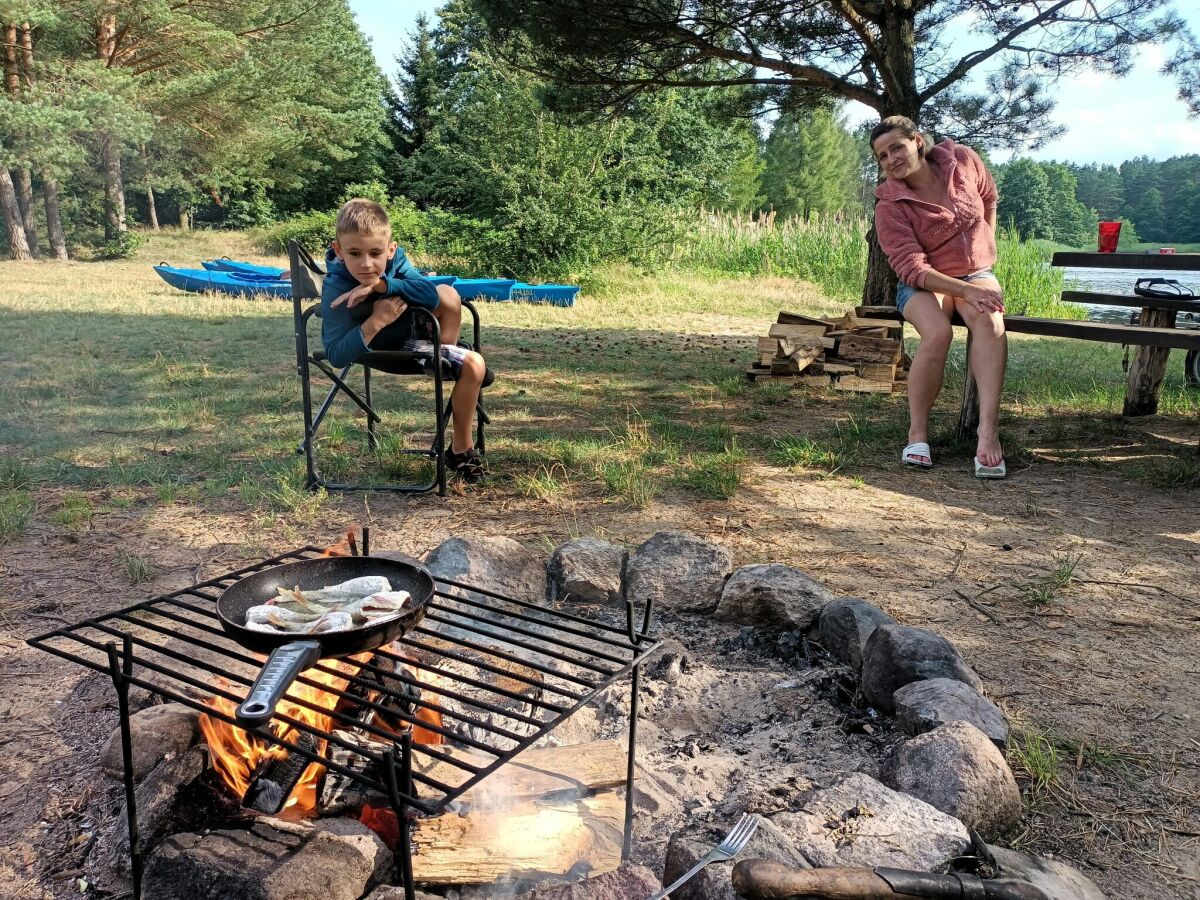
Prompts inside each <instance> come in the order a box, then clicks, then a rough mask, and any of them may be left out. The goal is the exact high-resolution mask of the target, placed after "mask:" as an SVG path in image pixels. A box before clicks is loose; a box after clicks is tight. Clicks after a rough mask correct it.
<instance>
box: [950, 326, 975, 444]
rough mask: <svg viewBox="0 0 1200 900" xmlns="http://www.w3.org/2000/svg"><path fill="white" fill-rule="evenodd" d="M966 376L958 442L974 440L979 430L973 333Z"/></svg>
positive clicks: (968, 343)
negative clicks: (972, 372)
mask: <svg viewBox="0 0 1200 900" xmlns="http://www.w3.org/2000/svg"><path fill="white" fill-rule="evenodd" d="M963 368H964V369H965V371H966V375H965V377H964V380H963V398H962V408H961V409H960V410H959V412H958V425H957V426H955V428H954V439H955V440H956V441H966V440H972V439H974V437H975V433H976V432H977V431H978V430H979V387H978V385H976V384H975V376H973V375H972V374H971V333H970V332H967V355H966V358H965V360H964V361H963Z"/></svg>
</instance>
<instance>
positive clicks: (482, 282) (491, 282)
mask: <svg viewBox="0 0 1200 900" xmlns="http://www.w3.org/2000/svg"><path fill="white" fill-rule="evenodd" d="M516 283H517V282H516V280H515V279H512V278H459V279H458V280H457V281H455V282H454V289H455V290H456V291H458V296H460V297H462V298H463V299H464V300H474V299H475V298H476V297H486V298H488V299H489V300H510V299H512V289H513V285H514V284H516Z"/></svg>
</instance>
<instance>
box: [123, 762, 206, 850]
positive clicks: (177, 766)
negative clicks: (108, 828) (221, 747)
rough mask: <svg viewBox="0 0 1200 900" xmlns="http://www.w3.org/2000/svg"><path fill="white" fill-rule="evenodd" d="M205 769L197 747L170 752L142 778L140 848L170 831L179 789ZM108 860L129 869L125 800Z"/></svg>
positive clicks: (139, 788)
mask: <svg viewBox="0 0 1200 900" xmlns="http://www.w3.org/2000/svg"><path fill="white" fill-rule="evenodd" d="M204 768H205V758H204V753H203V752H202V751H201V750H200V749H199V748H194V749H189V750H184V751H183V752H182V753H178V754H176V753H171V754H168V755H167V756H166V757H165V758H164V759H163V760H162V761H161V762H160V763H159V764H158V765H157V766H155V767H154V768H153V769H152V770H151V772H150V774H149V775H147V776H146V777H145V778H144V779H142V782H141V784H139V785H138V786H137V788H136V789H135V790H134V799H135V800H136V801H137V814H138V846H139V847H153V846H154V845H155V844H156V843H157V842H158V840H159V838H161V837H163V836H164V835H165V834H166V833H167V829H168V827H169V826H170V825H171V824H172V823H173V822H174V821H175V818H176V816H175V803H176V800H177V798H178V797H179V792H180V791H181V790H183V788H185V787H187V786H188V785H189V784H191V783H192V782H193V781H195V780H196V779H197V778H199V777H200V775H201V773H203V772H204ZM122 797H124V795H123V794H122ZM108 862H109V865H111V866H112V867H113V868H114V869H117V870H119V871H122V872H128V871H129V867H130V855H129V818H128V816H127V815H126V813H125V804H124V802H122V803H121V810H120V812H119V813H118V814H117V818H116V820H115V821H114V822H113V830H112V835H111V836H110V837H109V840H108Z"/></svg>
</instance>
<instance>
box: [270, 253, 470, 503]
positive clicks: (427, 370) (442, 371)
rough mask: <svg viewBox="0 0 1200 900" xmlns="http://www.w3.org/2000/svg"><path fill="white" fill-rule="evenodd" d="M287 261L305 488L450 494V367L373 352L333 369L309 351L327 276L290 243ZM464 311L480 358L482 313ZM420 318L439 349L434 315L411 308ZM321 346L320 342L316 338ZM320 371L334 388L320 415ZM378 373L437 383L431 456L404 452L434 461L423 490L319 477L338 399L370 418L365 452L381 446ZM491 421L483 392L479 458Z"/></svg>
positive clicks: (424, 356)
mask: <svg viewBox="0 0 1200 900" xmlns="http://www.w3.org/2000/svg"><path fill="white" fill-rule="evenodd" d="M288 259H289V260H290V262H291V279H292V317H293V323H294V325H295V330H296V371H297V373H298V374H299V376H300V390H301V394H302V397H303V401H304V440H302V441H301V442H300V445H299V446H298V447H297V448H296V452H297V453H303V454H304V460H305V466H306V470H307V474H306V478H305V485H306V486H307V487H308V489H309V490H315V489H316V488H318V487H323V488H325V489H326V490H327V491H392V492H395V493H403V494H423V493H427V492H429V491H432V490H434V489H435V488H436V489H437V492H438V493H439V494H441V495H442V496H445V494H446V424H447V422H449V421H450V412H451V410H450V402H449V400H447V399H446V398H445V391H444V384H445V382H446V381H447V380H448V379H449V377H450V375H449V364H448V363H446V361H445V360H443V359H442V358H441V355H440V354H439V353H436V351H435V353H434V354H429V353H411V352H407V351H401V350H371V351H368V352H367V353H366V354H364V355H363V356H361V357H359V358H358V359H357V360H356V361H355V362H353V363H351V364H350V365H348V366H346V367H344V368H343V369H341V371H338V370H336V369H334V368H333V366H331V365H330V364H329V361H328V360H327V359H326V358H325V351H324V350H323V349H311V348H310V346H309V337H308V326H309V323H310V322H311V320H312V319H313V318H314V317H316V318H318V319H319V318H320V317H321V284H322V281H323V279H324V277H325V272H324V270H323V269H322V268H321V267H320V266H319V265H318V264H317V262H316V261H315V260H314V259H313V258H312V256H310V255H309V253H308V251H307V250H305V249H304V248H303V247H301V246H300V244H299V243H297V242H296V241H289V242H288ZM308 300H315V301H316V303H314V304H312V305H309V306H308V307H307V308H306V307H305V301H308ZM462 305H463V309H465V310H467V311H468V312H470V314H471V320H472V323H473V329H472V339H471V349H472V350H474V351H476V352H479V348H480V329H479V313H478V311H476V309H475V307H474V305H473V304H471V303H470V302H469V301H467V300H463V301H462ZM412 310H413V312H414V314H415V315H416V316H417V325H418V328H419V329H422V330H426V331H428V333H430V334H431V335H432V341H433V346H434V347H435V348H437V347H440V346H441V329H440V327H439V325H438V321H437V319H436V318H434V316H433V313H431V312H430V311H429V310H426V309H421V308H420V307H412ZM318 341H319V338H318ZM431 356H436V358H437V360H438V361H439V362H440V363H441V365H432V366H428V367H427V364H428V363H429V360H430V357H431ZM355 366H361V367H362V370H363V388H362V393H359V392H358V391H356V390H355V389H354V388H352V387H351V386H350V385H349V383H348V381H347V376H349V374H350V370H351V369H353V368H354V367H355ZM314 367H315V368H316V369H317V370H319V371H320V372H321V373H323V374H324V375H325V376H326V377H327V378H328V379H329V380H330V381H331V382H332V386H331V387H330V388H329V393H328V394H326V396H325V400H324V401H323V402H322V403H321V406H320V409H318V410H317V412H316V415H314V414H313V403H312V369H313V368H314ZM373 369H377V370H379V371H381V372H386V373H388V374H391V375H400V376H412V375H418V376H421V377H423V378H429V377H430V376H432V378H433V415H434V420H435V423H436V425H435V434H434V439H433V445H432V446H431V447H430V448H429V449H428V450H420V449H410V448H405V449H403V450H401V451H400V452H402V453H405V454H409V455H413V456H420V457H424V458H425V459H431V460H433V461H434V464H435V466H436V471H435V474H434V477H433V479H432V480H431V481H429V482H427V483H424V484H374V483H363V484H344V483H334V482H329V481H326V480H325V479H324V478H322V477H321V472H320V470H319V469H318V468H317V459H316V445H317V432H318V431H319V430H320V428H321V423H322V422H323V421H324V420H325V416H326V414H327V413H328V412H329V410H330V408H331V407H332V406H333V402H334V400H336V399H337V395H338V394H339V393H340V394H345V395H346V396H347V397H348V398H349V399H350V400H351V401H352V402H353V403H354V404H355V405H356V406H357V407H358V408H359V409H360V410H362V411H363V413H364V414H365V415H366V417H367V446H368V447H370V449H372V450H374V449H376V448H377V447H378V446H379V438H378V436H377V435H376V433H375V426H376V425H377V424H379V423H380V422H381V421H382V420H381V418H380V416H379V414H378V413H377V412H376V411H375V408H374V406H373V405H372V396H371V371H372V370H373ZM488 421H490V420H489V419H488V415H487V413H486V412H485V411H484V408H483V392H482V390H481V391H480V397H479V403H478V405H477V406H476V408H475V446H476V448H477V449H478V450H479V452H480V454H482V453H483V452H484V433H483V432H484V425H485V424H486V423H487V422H488Z"/></svg>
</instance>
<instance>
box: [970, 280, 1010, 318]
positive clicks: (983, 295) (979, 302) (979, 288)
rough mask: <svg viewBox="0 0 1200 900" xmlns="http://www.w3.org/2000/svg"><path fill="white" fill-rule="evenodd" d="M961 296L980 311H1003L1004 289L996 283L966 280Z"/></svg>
mask: <svg viewBox="0 0 1200 900" xmlns="http://www.w3.org/2000/svg"><path fill="white" fill-rule="evenodd" d="M962 298H963V299H964V300H966V301H967V302H968V303H970V304H971V305H972V306H973V307H975V309H977V310H978V311H979V312H981V313H992V312H998V313H1002V312H1004V291H1002V290H1001V289H1000V285H998V284H972V283H970V282H968V283H967V287H966V289H965V290H964V291H963V292H962Z"/></svg>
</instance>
